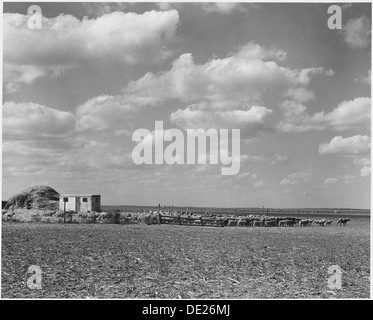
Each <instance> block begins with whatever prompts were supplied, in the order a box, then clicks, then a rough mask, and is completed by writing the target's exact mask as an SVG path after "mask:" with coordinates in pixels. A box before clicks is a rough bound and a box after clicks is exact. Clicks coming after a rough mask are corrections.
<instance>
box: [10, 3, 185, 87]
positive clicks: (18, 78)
mask: <svg viewBox="0 0 373 320" xmlns="http://www.w3.org/2000/svg"><path fill="white" fill-rule="evenodd" d="M27 19H28V16H26V15H22V14H13V13H5V14H4V29H3V30H4V40H3V43H4V83H5V88H6V90H7V91H9V92H14V91H16V90H18V88H19V85H20V84H31V83H32V82H34V81H35V80H36V79H38V78H40V77H45V76H47V75H49V74H54V75H56V74H60V73H61V72H65V71H66V70H69V69H72V68H75V67H77V66H81V65H83V64H90V63H91V64H97V63H99V64H103V63H109V64H110V63H111V64H114V65H119V66H125V65H133V64H137V63H139V62H142V63H157V62H159V61H161V60H164V59H165V58H167V57H169V56H170V54H171V52H170V51H169V50H167V49H165V45H166V44H167V43H168V42H169V41H170V40H171V39H172V38H173V37H174V35H175V33H176V27H177V25H178V23H179V15H178V12H177V11H176V10H171V11H149V12H144V13H143V14H136V13H132V12H130V13H124V12H111V13H108V14H105V15H102V16H100V17H98V18H96V19H88V18H87V17H85V18H83V19H82V20H81V21H80V20H79V19H77V18H75V17H74V16H72V15H59V16H57V17H55V18H45V17H43V24H42V29H41V30H38V31H37V32H35V31H34V30H30V29H29V28H28V27H27Z"/></svg>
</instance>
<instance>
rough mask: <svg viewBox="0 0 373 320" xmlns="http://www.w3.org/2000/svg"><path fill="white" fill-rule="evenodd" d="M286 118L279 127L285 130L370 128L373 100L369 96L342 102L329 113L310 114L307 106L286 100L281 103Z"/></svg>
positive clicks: (280, 129)
mask: <svg viewBox="0 0 373 320" xmlns="http://www.w3.org/2000/svg"><path fill="white" fill-rule="evenodd" d="M280 107H281V109H282V110H283V113H284V119H283V120H282V121H281V122H280V123H279V125H278V127H277V128H278V129H279V131H283V132H305V131H310V130H325V129H327V128H330V129H332V130H335V131H345V130H351V129H365V130H369V128H370V109H371V100H370V98H367V97H361V98H356V99H354V100H350V101H343V102H341V103H340V104H339V105H338V107H337V108H335V109H333V110H332V111H331V112H329V113H325V112H324V111H322V112H317V113H314V114H313V115H310V114H309V113H308V112H307V107H306V106H305V105H303V104H301V103H299V102H296V101H284V102H283V103H282V104H281V105H280Z"/></svg>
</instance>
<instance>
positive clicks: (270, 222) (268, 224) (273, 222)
mask: <svg viewBox="0 0 373 320" xmlns="http://www.w3.org/2000/svg"><path fill="white" fill-rule="evenodd" d="M264 226H265V227H276V226H277V224H276V220H267V221H265V222H264Z"/></svg>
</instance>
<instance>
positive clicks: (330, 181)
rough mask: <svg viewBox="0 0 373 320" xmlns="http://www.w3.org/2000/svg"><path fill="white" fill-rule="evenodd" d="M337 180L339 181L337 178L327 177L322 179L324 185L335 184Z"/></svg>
mask: <svg viewBox="0 0 373 320" xmlns="http://www.w3.org/2000/svg"><path fill="white" fill-rule="evenodd" d="M338 181H339V180H338V178H327V179H325V181H324V185H325V186H326V187H328V186H332V185H334V184H336V183H337V182H338Z"/></svg>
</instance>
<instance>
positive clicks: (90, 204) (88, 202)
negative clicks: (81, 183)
mask: <svg viewBox="0 0 373 320" xmlns="http://www.w3.org/2000/svg"><path fill="white" fill-rule="evenodd" d="M59 205H60V210H61V211H64V210H65V211H75V212H91V211H101V196H100V195H97V194H61V195H60V202H59Z"/></svg>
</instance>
